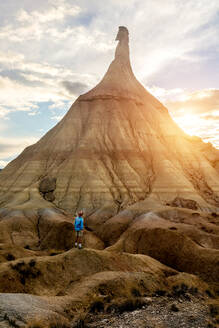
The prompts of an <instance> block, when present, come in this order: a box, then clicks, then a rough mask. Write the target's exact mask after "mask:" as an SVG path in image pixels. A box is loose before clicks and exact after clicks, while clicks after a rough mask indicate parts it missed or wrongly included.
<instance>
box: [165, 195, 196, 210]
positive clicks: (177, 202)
mask: <svg viewBox="0 0 219 328" xmlns="http://www.w3.org/2000/svg"><path fill="white" fill-rule="evenodd" d="M167 205H171V206H176V207H184V208H190V209H191V210H197V209H198V207H199V206H198V204H197V202H196V201H195V200H192V199H185V198H180V197H176V198H175V199H174V200H173V201H172V202H171V203H169V204H167Z"/></svg>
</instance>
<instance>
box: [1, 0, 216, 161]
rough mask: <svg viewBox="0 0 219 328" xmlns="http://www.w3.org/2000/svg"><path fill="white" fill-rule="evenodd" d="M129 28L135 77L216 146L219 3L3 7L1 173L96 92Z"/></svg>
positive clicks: (159, 0) (79, 0) (115, 1)
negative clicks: (88, 93) (118, 38)
mask: <svg viewBox="0 0 219 328" xmlns="http://www.w3.org/2000/svg"><path fill="white" fill-rule="evenodd" d="M120 25H124V26H126V27H127V28H128V29H129V34H130V52H131V62H132V67H133V70H134V73H135V75H136V77H137V79H138V80H139V81H140V82H141V83H142V84H143V85H144V86H145V88H146V89H147V90H148V91H149V92H151V93H152V94H153V95H155V96H156V97H157V98H158V99H159V100H160V101H161V102H162V103H164V104H165V105H166V106H167V108H168V109H169V112H170V114H171V116H172V117H173V119H174V120H175V121H176V122H177V123H178V124H179V125H180V127H181V128H183V130H184V131H185V132H187V133H189V134H190V135H197V136H200V137H201V138H203V140H204V141H205V142H211V143H212V144H213V145H214V146H215V147H216V148H219V60H218V59H219V42H218V40H219V1H218V0H208V1H206V0H184V1H181V0H153V1H152V0H150V1H149V0H144V1H142V0H129V1H127V0H107V1H104V2H103V1H101V0H38V1H31V0H7V1H1V2H0V168H1V167H2V168H3V167H4V166H6V165H7V163H8V162H10V161H11V160H12V159H14V158H15V157H16V156H17V155H18V154H19V153H20V152H21V151H22V150H23V149H24V148H25V147H27V146H28V145H30V144H33V143H35V142H36V141H37V140H39V138H41V137H42V136H43V135H44V134H45V133H46V132H47V131H48V130H49V129H51V128H52V127H53V126H54V125H56V124H57V122H58V121H59V120H60V119H61V118H62V117H63V116H64V114H65V113H66V112H67V110H68V109H69V108H70V106H71V104H72V103H73V102H74V101H75V99H76V98H77V97H78V96H79V95H80V94H82V93H84V92H86V91H88V90H89V89H91V88H92V87H94V86H95V85H96V84H97V83H98V82H99V81H100V79H101V78H102V76H103V75H104V74H105V72H106V70H107V68H108V66H109V64H110V62H111V61H112V59H113V57H114V51H115V47H116V42H115V36H116V34H117V30H118V26H120Z"/></svg>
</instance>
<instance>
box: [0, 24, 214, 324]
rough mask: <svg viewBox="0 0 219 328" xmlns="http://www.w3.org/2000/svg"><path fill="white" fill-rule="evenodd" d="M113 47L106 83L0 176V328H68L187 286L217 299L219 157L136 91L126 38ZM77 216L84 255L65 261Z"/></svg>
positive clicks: (122, 31)
mask: <svg viewBox="0 0 219 328" xmlns="http://www.w3.org/2000/svg"><path fill="white" fill-rule="evenodd" d="M116 40H117V41H118V45H117V48H116V52H115V58H114V60H113V61H112V63H111V64H110V66H109V69H108V71H107V72H106V74H105V76H104V77H103V79H102V80H101V81H100V83H99V84H98V85H97V86H96V87H95V88H93V89H92V90H90V91H89V92H87V93H86V94H83V95H81V96H80V97H79V98H78V99H77V100H76V101H75V102H74V104H73V105H72V107H71V108H70V110H69V111H68V113H67V114H66V115H65V117H64V118H63V119H62V120H61V121H60V122H59V123H58V124H57V125H56V126H55V127H54V128H53V129H51V130H50V131H49V132H48V133H47V134H46V135H45V136H44V137H43V138H42V139H41V140H39V141H38V142H37V143H36V144H34V145H32V146H30V147H27V148H26V149H25V150H24V151H23V152H22V153H21V154H20V156H18V157H17V158H16V159H15V160H14V161H12V162H11V163H10V164H8V165H7V167H6V168H5V169H3V170H2V171H1V173H0V263H1V264H0V274H1V276H0V292H2V293H5V294H0V327H1V322H3V326H4V327H7V326H10V322H12V321H13V322H14V321H15V322H16V325H17V326H19V325H20V326H21V327H22V324H25V323H30V322H32V326H31V325H30V326H29V327H34V324H37V322H36V321H37V320H41V322H42V327H47V326H48V325H49V322H54V320H58V321H60V322H62V323H63V327H67V326H68V324H70V322H71V321H72V320H73V319H74V318H75V316H76V314H77V313H78V311H79V310H80V311H81V310H83V311H85V310H86V311H87V310H88V309H91V308H92V306H93V307H94V304H96V305H95V306H96V307H98V306H97V304H99V306H100V308H101V309H102V310H104V311H105V310H106V309H107V308H108V309H109V308H112V307H113V304H115V303H113V302H115V300H116V302H119V301H118V300H120V301H121V298H123V300H124V298H125V297H126V298H130V297H131V296H133V295H134V297H137V296H138V297H140V298H141V297H145V296H147V295H152V296H153V295H154V293H155V294H156V291H158V294H159V290H161V291H162V292H160V294H162V293H163V294H164V293H166V294H167V295H169V296H168V297H172V296H173V295H175V294H177V293H178V292H177V293H176V290H178V289H179V288H181V287H180V286H184V285H185V286H186V287H182V289H183V292H182V294H183V295H184V296H185V294H186V293H187V292H188V293H190V294H194V290H195V291H196V293H195V295H196V296H197V295H198V296H197V297H200V299H202V300H205V299H206V297H211V296H212V297H216V295H217V293H218V292H219V286H218V281H217V280H218V276H219V265H218V264H219V261H218V257H219V250H218V248H219V227H218V217H219V213H218V206H219V152H218V151H217V150H216V149H214V148H213V147H212V146H211V145H209V144H205V143H203V142H202V140H201V139H199V138H195V137H190V136H188V135H186V134H185V133H184V132H183V131H182V130H181V129H180V128H179V127H178V126H177V125H176V123H175V122H174V121H173V120H172V118H171V117H170V115H169V113H168V110H167V109H166V108H165V107H164V106H163V105H162V104H161V103H160V102H159V101H158V100H157V99H156V98H154V97H153V96H152V95H151V94H150V93H148V92H147V91H146V90H145V88H144V87H143V86H142V85H141V84H140V83H139V82H138V81H137V79H136V78H135V76H134V74H133V71H132V68H131V64H130V59H129V34H128V30H127V29H126V28H125V27H123V26H121V27H120V28H119V32H118V34H117V37H116ZM79 209H84V211H85V216H86V218H85V226H86V230H85V243H84V246H85V247H86V248H88V249H85V250H82V251H81V252H80V251H78V250H69V249H71V248H72V245H73V244H74V233H73V227H72V214H75V212H76V211H78V210H79ZM104 248H107V250H104ZM123 252H125V253H123ZM128 253H131V254H128ZM142 254H143V255H142ZM50 256H53V257H50ZM151 257H153V258H154V259H152V258H151ZM160 262H161V263H160ZM179 272H184V273H179ZM174 288H175V289H174ZM185 288H186V292H185ZM79 290H80V292H78V291H79ZM180 290H181V289H180ZM133 291H134V292H133ZM206 291H207V292H206ZM13 293H16V294H13ZM174 293H175V294H174ZM206 293H207V294H206ZM26 294H32V295H26ZM179 294H180V293H178V294H177V295H178V296H179ZM94 295H96V298H97V299H96V300H94ZM136 295H137V296H136ZM180 295H181V294H180ZM186 295H187V294H186ZM175 296H176V295H175ZM175 296H174V297H175ZM178 296H177V297H178ZM181 296H182V295H181ZM184 296H183V297H184ZM188 297H189V296H188ZM103 300H104V304H103ZM29 302H31V303H32V305H33V308H32V309H31V308H30V306H29ZM98 302H99V303H98ZM101 302H102V303H101ZM19 303H20V304H21V305H22V306H20V305H19ZM15 304H18V305H15ZM100 304H102V305H100ZM117 304H118V303H117ZM101 306H102V307H101ZM24 312H25V314H24ZM1 313H3V315H1ZM21 318H22V319H21ZM34 320H35V321H34ZM20 326H19V327H20ZM38 326H39V324H38ZM48 327H49V326H48ZM53 327H55V324H54V325H53ZM59 327H60V326H59Z"/></svg>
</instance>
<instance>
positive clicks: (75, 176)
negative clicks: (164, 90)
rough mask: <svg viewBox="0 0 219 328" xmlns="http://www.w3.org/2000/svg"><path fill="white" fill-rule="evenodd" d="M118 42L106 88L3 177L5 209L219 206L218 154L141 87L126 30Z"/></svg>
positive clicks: (78, 104)
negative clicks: (177, 202)
mask: <svg viewBox="0 0 219 328" xmlns="http://www.w3.org/2000/svg"><path fill="white" fill-rule="evenodd" d="M116 40H118V45H117V48H116V52H115V59H114V60H113V61H112V63H111V65H110V67H109V69H108V71H107V73H106V74H105V76H104V77H103V79H102V80H101V82H100V83H99V84H98V85H97V86H96V87H95V88H94V89H92V90H91V91H89V92H88V93H86V94H84V95H81V96H80V97H79V98H78V99H77V100H76V101H75V102H74V104H73V105H72V107H71V108H70V110H69V111H68V113H67V114H66V115H65V117H64V118H63V119H62V120H61V121H60V122H59V123H58V124H57V125H56V126H55V127H54V128H53V129H51V130H50V131H49V132H48V133H47V134H46V135H45V136H44V137H43V138H42V139H41V140H40V141H38V142H37V143H36V144H34V145H32V146H30V147H27V148H26V149H25V150H24V151H23V152H22V154H21V155H20V156H18V158H16V159H15V160H14V161H12V162H11V163H10V164H9V165H8V166H7V167H6V168H5V169H4V170H3V171H2V172H1V174H0V206H1V207H13V208H14V207H15V208H17V207H24V208H27V207H31V208H33V207H34V208H38V207H39V208H42V207H48V206H49V207H50V206H51V205H54V206H57V207H59V208H61V209H65V210H67V211H70V212H75V211H76V210H77V209H79V208H84V209H86V213H87V214H89V213H91V212H92V213H94V212H95V211H98V212H100V211H101V210H103V209H105V210H106V209H107V213H108V212H109V216H111V214H113V213H115V212H118V211H120V210H121V209H122V208H125V207H127V206H129V205H130V204H133V203H136V202H139V201H144V200H145V201H146V203H148V204H150V203H151V202H152V203H154V202H155V203H160V204H165V203H171V202H172V201H173V200H174V199H175V198H176V197H183V198H184V199H191V200H194V201H195V202H197V206H198V207H200V208H212V207H215V206H217V205H219V198H218V194H219V169H218V166H217V160H218V157H219V156H218V152H217V151H216V150H215V149H213V147H212V148H211V146H209V145H206V144H204V143H203V142H202V141H201V140H196V139H194V138H191V137H189V136H188V135H186V134H185V133H184V132H183V131H182V130H181V129H180V128H179V127H178V126H177V125H176V124H175V123H174V122H173V120H172V119H171V117H170V115H169V113H168V111H167V109H166V108H165V107H164V106H163V105H162V104H161V103H160V102H159V101H158V100H157V99H156V98H155V97H153V96H152V95H151V94H150V93H148V92H147V91H146V90H145V89H144V87H143V86H142V85H141V84H140V83H139V82H138V81H137V79H136V78H135V76H134V74H133V72H132V68H131V65H130V60H129V36H128V30H127V29H126V28H125V27H120V29H119V32H118V35H117V38H116ZM47 178H48V179H47ZM45 179H46V180H45ZM43 180H44V182H42V181H43ZM40 184H41V185H40ZM42 184H43V186H44V187H43V188H40V186H42ZM49 202H50V203H49ZM51 203H52V204H51Z"/></svg>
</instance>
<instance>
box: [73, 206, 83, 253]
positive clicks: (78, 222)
mask: <svg viewBox="0 0 219 328" xmlns="http://www.w3.org/2000/svg"><path fill="white" fill-rule="evenodd" d="M74 227H75V238H76V239H75V247H76V248H77V247H78V248H79V249H81V248H82V238H83V230H84V219H83V212H82V211H80V212H79V213H78V215H77V216H76V218H75V222H74Z"/></svg>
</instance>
